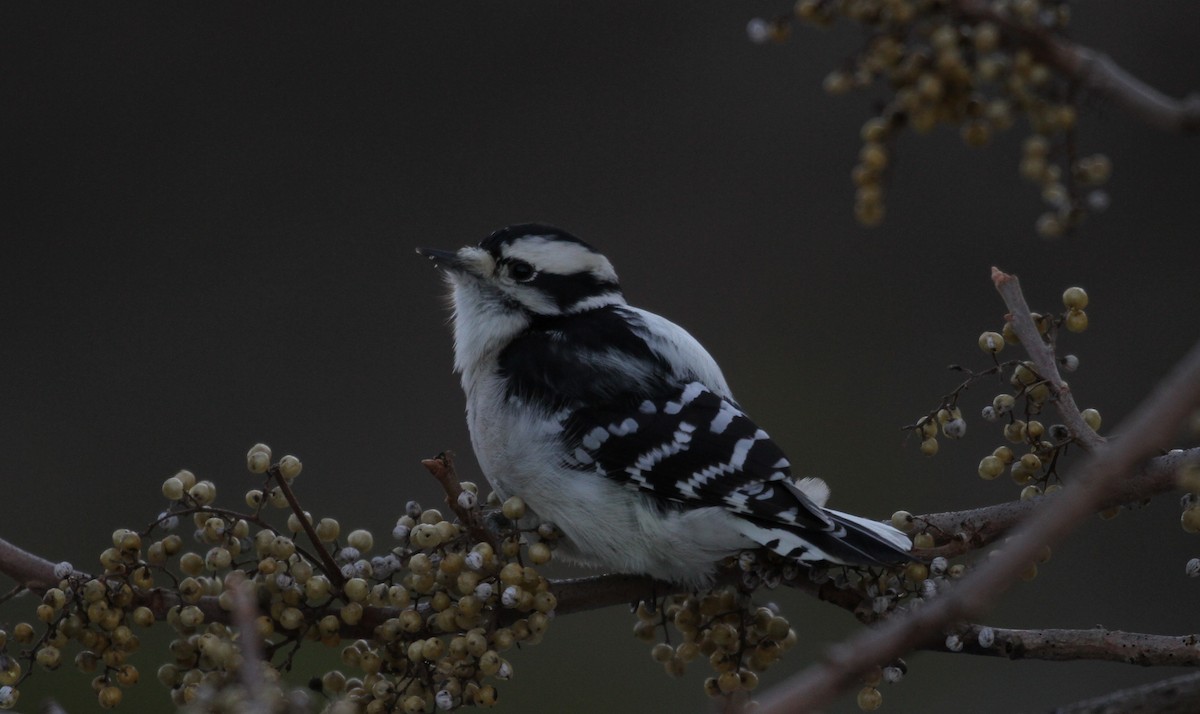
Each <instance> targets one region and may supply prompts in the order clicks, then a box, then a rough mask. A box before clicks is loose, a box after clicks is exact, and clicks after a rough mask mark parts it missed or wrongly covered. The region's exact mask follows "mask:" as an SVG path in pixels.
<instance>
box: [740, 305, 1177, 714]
mask: <svg viewBox="0 0 1200 714" xmlns="http://www.w3.org/2000/svg"><path fill="white" fill-rule="evenodd" d="M1015 317H1017V316H1016V315H1014V318H1015ZM1020 319H1029V320H1031V318H1030V317H1029V316H1028V314H1026V315H1024V316H1023V317H1021V318H1020ZM1198 403H1200V344H1197V345H1196V346H1194V347H1193V348H1192V350H1191V351H1190V352H1189V353H1188V354H1187V356H1185V357H1184V359H1183V360H1182V361H1181V362H1180V363H1179V364H1178V365H1177V366H1176V367H1175V368H1174V369H1173V370H1172V372H1171V373H1170V374H1169V375H1168V376H1167V377H1166V378H1165V379H1164V380H1163V381H1162V382H1161V383H1160V384H1159V385H1158V386H1157V387H1156V388H1155V390H1154V391H1153V392H1152V393H1151V394H1150V395H1149V396H1148V397H1147V398H1146V399H1145V400H1144V401H1143V402H1142V403H1141V404H1140V405H1139V406H1138V408H1137V409H1136V410H1135V411H1134V413H1133V414H1132V415H1130V416H1129V418H1127V419H1126V420H1125V421H1124V423H1123V424H1122V425H1121V428H1120V430H1119V431H1120V433H1121V438H1120V439H1118V440H1116V441H1113V442H1105V443H1101V444H1099V445H1098V446H1097V447H1096V448H1095V449H1094V451H1092V452H1091V454H1089V456H1088V458H1087V459H1086V460H1084V461H1083V462H1082V463H1081V464H1080V465H1079V466H1078V467H1077V469H1076V473H1077V474H1078V477H1077V478H1075V479H1073V480H1072V481H1071V482H1070V483H1069V484H1068V485H1067V486H1066V488H1064V489H1063V491H1062V492H1061V493H1060V494H1059V495H1058V496H1056V497H1055V498H1053V499H1049V500H1047V501H1046V502H1045V504H1044V506H1043V507H1041V508H1038V509H1035V513H1034V514H1033V515H1032V516H1031V517H1030V518H1029V519H1028V520H1026V521H1025V522H1024V523H1023V524H1022V525H1021V526H1020V527H1019V528H1018V529H1017V531H1016V534H1015V535H1014V536H1013V538H1012V539H1011V541H1010V542H1009V544H1008V546H1007V547H1006V548H1005V549H1004V550H1003V551H1002V552H1001V554H1000V555H998V556H997V557H995V558H991V559H989V560H987V561H986V562H984V563H983V564H982V565H980V566H979V568H978V569H976V570H975V571H973V572H972V573H971V574H970V575H968V576H967V577H966V578H964V579H963V581H962V582H960V583H959V585H958V586H957V587H956V588H953V589H951V590H949V591H947V592H946V593H945V594H944V595H942V596H941V597H938V598H935V599H933V600H930V601H928V604H927V605H926V606H925V607H922V608H921V609H919V610H916V611H910V612H908V613H907V614H902V615H897V616H895V617H893V618H891V619H890V620H888V621H886V622H885V623H883V625H881V626H880V627H879V628H877V629H874V630H867V631H864V632H861V633H859V634H858V635H856V636H854V637H852V638H850V639H848V640H847V641H845V642H844V643H842V644H840V645H837V646H835V647H833V648H831V649H830V650H829V652H828V653H827V659H826V661H825V662H824V663H821V664H817V665H814V666H812V667H809V668H807V669H806V670H804V671H802V672H801V673H799V674H798V675H797V676H795V677H793V678H792V679H790V680H788V681H787V682H785V683H783V684H782V685H780V686H778V687H776V688H775V689H774V690H773V691H771V692H768V693H767V694H766V695H765V696H764V697H763V707H762V709H761V711H762V712H764V714H767V713H769V712H782V711H789V712H794V711H811V710H813V709H817V708H820V707H823V706H825V705H826V704H828V703H829V702H830V701H832V700H833V699H834V698H835V697H836V696H837V695H838V694H840V693H841V692H842V691H844V690H845V689H846V688H847V687H849V686H851V685H852V684H853V683H854V681H855V679H856V678H857V677H858V676H859V675H861V674H862V673H864V672H866V671H868V670H869V669H871V668H873V667H875V666H877V665H878V664H879V663H880V662H887V661H890V660H892V659H894V658H895V657H899V656H901V655H902V654H904V653H905V652H907V651H909V650H911V649H913V648H916V647H920V646H922V645H925V644H927V643H930V642H932V641H933V640H934V639H935V638H937V636H938V634H939V633H940V632H942V631H943V630H944V629H945V628H946V627H947V626H948V625H949V624H951V623H953V622H958V621H963V620H970V619H975V618H976V617H978V616H979V615H981V614H982V613H984V612H986V611H987V610H988V609H989V608H990V607H992V605H993V604H994V603H995V601H996V600H997V599H998V598H999V597H1000V595H1001V594H1002V593H1003V592H1005V591H1006V590H1007V589H1008V588H1009V587H1010V586H1011V585H1012V583H1013V582H1015V581H1016V579H1017V578H1018V576H1019V575H1020V573H1021V572H1022V571H1023V570H1024V569H1025V568H1026V567H1027V564H1028V563H1031V562H1034V561H1035V560H1036V557H1037V553H1038V552H1039V551H1040V550H1041V549H1042V548H1043V547H1044V546H1048V545H1049V546H1052V545H1054V544H1056V543H1058V542H1059V541H1060V540H1062V539H1063V538H1064V537H1066V536H1067V535H1068V534H1069V533H1070V532H1071V531H1073V530H1074V529H1075V528H1076V527H1077V526H1078V525H1079V524H1080V523H1081V522H1082V521H1083V519H1085V518H1087V517H1088V516H1089V515H1090V514H1092V513H1093V512H1095V511H1096V510H1097V508H1099V506H1100V505H1101V504H1102V503H1104V502H1105V501H1106V500H1107V499H1111V498H1112V497H1113V494H1114V493H1117V492H1119V491H1120V490H1121V484H1119V480H1120V479H1121V478H1123V477H1127V475H1128V474H1129V473H1130V472H1132V471H1134V470H1135V469H1137V467H1138V465H1139V464H1140V463H1141V462H1142V461H1143V460H1144V459H1146V458H1147V457H1149V456H1151V455H1153V454H1154V453H1155V452H1156V451H1159V450H1161V449H1163V448H1164V447H1165V446H1166V445H1167V441H1168V439H1169V438H1171V436H1172V434H1173V432H1174V428H1173V427H1174V425H1176V424H1179V423H1180V422H1182V421H1183V419H1184V418H1185V417H1186V416H1187V415H1188V414H1189V413H1190V412H1191V410H1193V409H1194V408H1195V407H1196V405H1197V404H1198Z"/></svg>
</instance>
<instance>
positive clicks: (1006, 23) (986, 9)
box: [954, 0, 1200, 134]
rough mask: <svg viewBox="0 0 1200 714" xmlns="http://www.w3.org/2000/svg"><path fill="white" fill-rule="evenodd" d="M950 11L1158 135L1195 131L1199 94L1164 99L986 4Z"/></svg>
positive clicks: (1093, 56) (961, 0)
mask: <svg viewBox="0 0 1200 714" xmlns="http://www.w3.org/2000/svg"><path fill="white" fill-rule="evenodd" d="M954 8H955V11H956V12H957V13H958V14H959V15H961V16H963V17H966V18H969V19H972V20H975V21H981V20H985V21H987V22H990V23H993V24H995V25H996V26H997V27H1000V28H1001V29H1002V30H1003V31H1004V32H1005V33H1007V34H1009V35H1010V36H1014V37H1018V38H1020V39H1021V41H1022V43H1023V44H1024V45H1026V46H1027V47H1029V48H1030V49H1031V50H1032V51H1033V52H1034V53H1035V54H1036V55H1037V56H1038V57H1039V58H1040V59H1042V60H1043V61H1044V62H1047V63H1048V64H1049V65H1050V66H1052V67H1054V68H1055V69H1057V70H1058V71H1059V72H1060V73H1062V74H1063V75H1064V76H1066V77H1068V78H1070V79H1071V80H1073V81H1075V82H1076V83H1077V84H1078V85H1079V86H1080V87H1081V88H1083V89H1085V90H1087V91H1089V92H1091V93H1092V94H1094V95H1096V96H1098V97H1101V98H1103V99H1106V100H1108V101H1111V102H1112V103H1113V104H1116V105H1117V106H1119V107H1121V109H1123V110H1124V111H1125V112H1126V113H1127V114H1129V115H1130V116H1132V117H1134V118H1135V119H1138V120H1139V121H1141V122H1143V123H1145V124H1147V125H1149V126H1152V127H1154V128H1156V129H1161V130H1163V131H1170V132H1176V133H1180V134H1195V133H1197V132H1200V95H1197V94H1195V93H1193V94H1191V95H1189V96H1188V97H1187V98H1185V99H1183V100H1178V99H1174V98H1172V97H1169V96H1167V95H1166V94H1163V93H1162V92H1160V91H1158V90H1157V89H1155V88H1154V87H1151V86H1150V85H1148V84H1146V83H1145V82H1143V81H1141V80H1140V79H1138V78H1137V77H1134V76H1133V75H1132V74H1130V73H1129V72H1127V71H1126V70H1125V69H1123V68H1122V67H1121V66H1120V65H1118V64H1117V63H1116V62H1114V61H1113V60H1112V58H1110V57H1109V56H1108V55H1105V54H1103V53H1100V52H1096V51H1095V50H1092V49H1089V48H1087V47H1083V46H1081V45H1077V44H1075V43H1073V42H1071V41H1069V40H1067V39H1065V38H1063V37H1060V36H1058V35H1055V34H1053V33H1050V32H1046V31H1044V30H1040V29H1035V28H1032V27H1028V26H1026V25H1022V24H1021V23H1019V22H1017V21H1015V20H1014V19H1013V18H1012V17H1011V16H1009V15H1008V14H1005V13H1000V12H997V11H996V10H994V9H993V7H992V3H990V2H987V1H986V0H957V1H956V2H955V3H954Z"/></svg>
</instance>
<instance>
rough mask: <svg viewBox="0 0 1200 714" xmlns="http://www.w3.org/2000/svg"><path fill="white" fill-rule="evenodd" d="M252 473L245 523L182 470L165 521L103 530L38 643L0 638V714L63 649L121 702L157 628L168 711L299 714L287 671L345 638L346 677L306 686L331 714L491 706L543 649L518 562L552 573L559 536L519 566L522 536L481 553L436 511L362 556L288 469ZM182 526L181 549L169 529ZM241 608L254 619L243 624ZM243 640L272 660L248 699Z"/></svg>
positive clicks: (545, 620) (70, 571)
mask: <svg viewBox="0 0 1200 714" xmlns="http://www.w3.org/2000/svg"><path fill="white" fill-rule="evenodd" d="M247 465H248V467H249V469H250V471H251V472H253V473H257V474H263V475H264V476H265V478H266V481H265V483H264V485H263V487H262V488H259V489H253V490H251V491H249V492H248V493H247V494H246V497H245V500H246V503H247V504H248V505H249V506H250V508H251V510H250V511H249V512H244V513H239V512H234V511H231V510H227V509H224V508H221V507H218V506H216V505H215V504H216V499H217V489H216V486H215V485H214V484H213V483H212V482H210V481H203V480H198V479H196V477H195V475H193V474H192V473H191V472H189V471H180V472H179V473H178V474H176V475H175V476H172V477H170V478H168V479H166V480H165V481H164V482H163V484H162V492H163V495H164V496H165V497H166V498H167V499H168V500H169V501H170V502H171V505H170V507H169V509H168V510H167V511H164V512H163V513H162V514H161V515H160V516H159V517H158V518H157V519H156V520H155V521H154V522H153V523H151V524H150V525H149V526H148V527H147V528H145V529H144V530H142V531H133V530H128V529H119V530H117V531H115V532H114V533H113V537H112V547H110V548H108V549H106V550H105V551H104V552H103V553H101V554H100V558H99V565H100V566H101V568H102V569H103V571H102V573H100V574H98V575H88V574H84V573H82V572H79V571H76V570H75V569H74V568H73V567H72V566H71V565H70V564H66V563H63V564H61V565H60V566H59V567H58V568H57V569H56V572H55V577H57V578H59V582H58V583H57V586H56V587H51V588H49V589H47V590H46V591H45V593H44V596H43V598H42V604H41V605H39V606H38V608H37V618H38V619H39V620H40V621H41V622H42V623H43V624H44V630H43V631H42V633H41V634H40V635H39V634H38V633H37V631H36V630H35V627H34V626H33V625H32V624H30V623H25V622H22V623H18V624H16V626H15V627H13V628H12V632H11V633H9V632H5V631H2V630H0V708H12V707H13V706H15V705H16V703H17V700H18V697H19V689H18V688H17V687H18V686H19V684H20V683H21V682H22V681H23V679H24V678H25V677H28V676H29V674H30V670H32V668H33V667H34V666H35V665H36V666H38V667H41V668H43V669H48V670H53V669H56V668H58V667H59V666H60V664H61V663H62V660H63V657H64V654H63V652H64V648H65V647H66V646H67V645H68V644H69V643H70V642H71V641H75V642H76V643H78V645H79V647H80V648H81V650H80V651H79V653H78V654H77V655H76V656H75V665H76V667H77V668H78V669H80V670H82V671H84V672H89V673H95V674H96V676H95V679H94V680H93V687H94V688H95V690H96V694H97V700H98V703H99V704H100V706H101V707H103V708H112V707H115V706H117V705H118V704H120V702H121V699H122V692H123V688H125V687H129V686H132V685H133V684H135V683H136V682H137V681H138V679H139V671H138V669H137V668H136V667H134V666H133V665H132V664H129V663H128V662H126V659H127V658H128V657H129V655H131V654H132V653H134V652H136V651H137V649H138V645H139V640H138V636H137V635H136V634H135V628H145V627H149V626H151V625H153V624H154V623H155V622H156V621H159V620H165V621H166V622H167V623H168V624H169V625H170V626H171V627H172V628H174V630H175V632H176V638H175V639H174V640H173V641H172V642H171V643H170V647H169V650H170V657H171V661H169V662H168V663H167V664H163V665H162V666H161V667H159V668H158V672H157V678H158V680H159V681H160V682H161V683H162V684H163V685H165V686H166V687H168V688H169V689H170V691H171V698H172V701H173V702H174V703H175V704H176V705H178V706H183V705H191V706H192V707H199V708H200V709H202V710H204V711H235V710H240V709H239V707H241V706H242V705H243V704H244V701H245V699H246V697H247V692H246V687H248V686H253V687H255V689H256V695H257V696H258V697H260V698H261V697H266V698H267V699H269V700H270V706H272V707H280V708H283V707H285V706H288V705H296V706H301V707H302V708H304V709H305V710H309V709H310V708H311V707H310V706H309V705H310V704H312V701H310V700H311V692H305V691H303V690H298V691H293V692H285V691H284V690H283V687H282V686H281V684H280V673H281V671H284V670H289V669H291V668H292V664H293V658H294V656H295V654H296V651H297V650H298V649H299V647H300V646H301V645H302V644H304V643H305V642H309V641H312V642H320V643H322V644H324V645H325V646H329V647H339V646H341V645H342V643H343V642H344V641H346V640H351V641H352V644H350V645H349V646H347V647H344V648H343V649H342V662H343V664H344V665H345V668H346V672H342V671H331V672H328V673H326V674H325V675H324V676H322V677H319V678H316V680H315V682H314V687H315V688H317V689H321V690H323V692H324V694H325V697H326V706H325V710H326V711H329V712H349V711H355V712H358V711H365V712H406V713H407V714H417V713H419V712H432V711H435V710H438V709H440V710H449V709H455V708H458V707H460V706H491V705H494V704H495V703H496V701H497V693H496V688H495V685H494V684H493V682H494V681H496V680H504V679H507V678H509V677H511V676H512V673H513V668H512V665H511V664H510V663H509V662H508V661H507V660H506V659H505V658H504V657H503V656H502V653H504V652H505V651H506V650H508V649H510V648H512V647H514V646H515V645H517V644H527V645H528V644H535V643H537V642H538V641H540V639H541V638H542V636H543V634H544V633H545V631H546V629H547V628H548V627H549V624H550V620H551V619H552V618H553V616H554V609H555V606H556V604H557V603H556V599H555V596H554V594H553V593H552V592H551V591H550V589H549V583H548V581H547V580H546V579H545V578H543V577H542V576H541V575H540V574H539V573H538V572H537V571H536V570H535V569H534V568H533V567H531V566H527V565H523V564H522V556H523V555H524V557H525V558H527V559H528V560H529V561H530V562H533V563H535V564H541V563H545V562H547V561H549V560H550V557H551V554H552V547H553V537H554V535H555V533H554V531H553V529H552V528H547V529H543V530H544V531H545V532H544V533H541V534H540V535H541V536H542V538H543V540H541V541H539V542H538V543H536V544H534V546H532V547H531V548H530V549H529V550H528V551H524V550H523V548H522V544H523V538H522V535H521V534H520V533H519V532H517V531H516V530H515V529H512V530H511V532H510V533H507V534H504V535H502V536H498V537H495V538H484V539H480V538H477V537H475V536H476V535H477V533H473V532H472V531H471V530H470V529H468V528H465V527H464V526H463V525H462V524H461V523H459V522H455V521H451V520H447V519H446V518H445V517H443V515H442V514H441V513H440V512H439V511H438V510H436V509H423V508H421V507H420V505H419V504H416V503H409V504H408V507H407V509H406V513H405V515H403V516H402V517H401V518H400V519H399V520H398V522H397V524H396V527H395V530H394V532H393V536H394V538H395V540H396V541H397V543H396V545H394V547H391V548H390V549H387V550H386V551H385V552H383V553H382V554H380V555H375V556H371V555H370V553H371V552H372V551H373V550H374V548H375V538H374V536H373V535H372V534H371V533H370V532H369V531H366V530H354V531H352V532H350V533H349V534H348V535H346V536H345V537H343V536H342V535H341V531H342V528H341V525H340V524H339V523H338V521H336V520H334V519H332V518H321V519H319V520H315V519H314V518H313V517H312V516H311V515H310V514H309V513H307V512H304V511H303V510H301V509H300V507H299V503H298V501H297V500H296V498H295V495H294V494H293V492H292V490H291V482H292V481H293V480H294V479H295V478H296V476H298V475H299V474H300V471H301V463H300V461H299V460H298V459H296V458H295V457H292V456H285V457H283V458H282V459H280V460H279V462H277V463H274V464H273V463H272V462H271V452H270V450H269V449H268V448H267V447H266V446H263V445H261V444H260V445H257V446H255V447H254V448H253V449H251V450H250V452H249V454H248V455H247ZM476 494H477V489H476V487H475V486H474V485H473V484H470V483H465V482H464V483H462V484H461V491H460V494H459V499H458V501H459V505H460V506H464V507H466V508H469V509H474V508H476V505H477V495H476ZM271 508H279V509H285V508H287V509H291V513H290V515H289V516H288V518H287V522H286V527H282V528H281V527H277V526H276V525H274V524H273V523H272V519H270V518H268V515H269V509H271ZM523 508H524V506H523V504H522V503H521V502H520V500H519V499H510V500H509V502H506V503H504V504H503V506H502V509H501V510H502V512H503V514H504V515H505V516H506V517H508V518H509V519H516V518H519V517H520V516H521V515H523V514H522V511H523ZM189 520H190V522H191V524H192V526H193V527H194V530H193V532H192V535H191V537H190V542H189V539H188V538H185V537H182V536H180V535H179V534H177V533H174V532H172V531H174V530H176V529H177V528H178V527H179V525H180V524H181V523H182V522H186V521H189ZM239 603H242V605H243V606H244V607H243V610H244V611H245V612H248V613H249V614H248V615H246V619H245V621H244V622H240V621H238V615H237V614H236V613H237V612H238V611H239ZM248 640H254V645H255V646H256V649H260V650H261V654H262V657H263V660H264V661H263V662H262V663H255V664H254V666H255V667H257V668H260V669H261V670H262V671H261V673H260V675H259V676H258V678H257V680H256V681H255V682H254V683H253V684H247V683H246V681H245V680H246V679H247V677H246V676H245V668H246V667H247V666H248V665H247V662H246V657H245V655H244V651H245V650H246V648H247V644H248ZM23 662H24V663H25V665H24V666H23V664H22V663H23ZM316 682H319V685H317V684H316ZM300 700H303V701H300Z"/></svg>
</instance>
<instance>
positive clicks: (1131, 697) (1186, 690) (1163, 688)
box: [1053, 673, 1200, 714]
mask: <svg viewBox="0 0 1200 714" xmlns="http://www.w3.org/2000/svg"><path fill="white" fill-rule="evenodd" d="M1196 711H1200V673H1197V674H1185V675H1182V676H1179V677H1172V678H1170V679H1164V680H1163V681H1161V682H1155V683H1153V684H1146V685H1143V686H1140V687H1132V688H1130V689H1119V690H1117V691H1115V692H1110V693H1109V694H1105V695H1104V696H1102V697H1096V698H1095V699H1087V700H1084V701H1082V702H1075V703H1074V704H1068V705H1066V706H1062V707H1057V708H1055V709H1054V710H1053V714H1110V713H1111V712H1121V713H1122V714H1193V713H1194V712H1196Z"/></svg>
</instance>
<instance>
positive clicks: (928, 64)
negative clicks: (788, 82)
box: [747, 0, 1111, 238]
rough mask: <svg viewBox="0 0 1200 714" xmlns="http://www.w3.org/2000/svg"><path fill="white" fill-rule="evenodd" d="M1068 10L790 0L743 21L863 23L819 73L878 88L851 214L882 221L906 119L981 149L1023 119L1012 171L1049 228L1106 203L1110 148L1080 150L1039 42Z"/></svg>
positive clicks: (1066, 227)
mask: <svg viewBox="0 0 1200 714" xmlns="http://www.w3.org/2000/svg"><path fill="white" fill-rule="evenodd" d="M1070 17H1071V13H1070V7H1069V6H1068V4H1067V3H1066V2H1060V1H1058V0H995V1H994V2H986V3H974V4H969V3H956V2H949V1H947V0H798V1H797V2H796V5H795V9H794V12H793V13H792V14H791V15H788V16H785V17H781V18H778V19H776V20H774V21H767V20H762V19H755V20H752V21H751V22H750V24H749V25H748V27H747V31H748V34H749V35H750V38H751V39H752V40H753V41H756V42H765V41H783V40H785V39H786V38H787V37H788V36H790V34H791V25H792V23H793V22H794V21H797V20H798V21H799V22H802V23H805V24H809V25H815V26H818V27H826V26H828V25H831V24H833V23H834V22H835V21H836V20H837V19H839V18H844V19H847V20H849V21H851V22H854V23H857V24H859V25H860V26H862V28H863V29H864V30H865V32H866V41H865V44H864V47H863V48H862V49H861V50H860V51H859V52H858V53H857V54H855V55H854V56H853V57H852V58H850V59H849V60H848V61H847V62H846V64H845V66H844V67H843V68H840V69H836V70H834V71H833V72H831V73H830V74H829V75H828V76H827V77H826V78H825V83H824V86H825V90H826V91H827V92H829V93H831V94H843V93H845V92H848V91H850V90H852V89H862V88H867V87H872V86H880V87H882V88H883V90H884V92H885V96H884V97H883V98H882V99H881V100H880V102H879V106H880V110H879V113H878V114H877V115H876V116H875V117H872V118H871V119H868V120H867V122H866V123H865V124H863V127H862V132H861V135H862V141H863V146H862V150H861V151H860V152H859V157H858V164H857V165H856V166H855V168H854V171H853V179H854V183H855V186H856V187H857V195H856V200H855V208H854V211H855V216H856V217H857V219H858V221H859V222H860V223H862V224H863V225H867V226H875V225H879V224H880V223H881V222H882V221H883V218H884V201H883V184H884V180H885V178H886V177H887V174H888V169H889V165H890V164H891V163H892V162H891V157H892V155H893V153H894V149H895V144H896V139H897V137H898V136H899V135H900V134H901V133H902V132H903V130H904V129H906V128H911V129H912V130H913V131H915V132H917V133H920V134H923V133H927V132H929V131H931V130H933V129H934V128H935V127H937V126H939V125H947V126H953V127H957V128H958V131H959V134H960V135H961V137H962V140H963V142H964V143H965V144H967V145H968V146H971V147H982V146H986V145H987V144H989V143H990V142H991V140H992V138H993V137H994V135H995V134H996V133H998V132H1002V131H1005V130H1007V129H1009V128H1010V127H1012V126H1013V125H1014V123H1015V122H1016V121H1017V119H1018V118H1020V117H1024V118H1025V119H1026V121H1027V123H1028V125H1029V127H1030V131H1031V136H1030V137H1029V139H1028V140H1027V141H1026V142H1025V145H1024V151H1023V154H1022V159H1021V162H1020V173H1021V176H1022V177H1024V178H1025V179H1026V180H1028V181H1031V182H1033V183H1034V184H1036V185H1037V186H1038V187H1039V188H1040V190H1041V196H1042V200H1043V202H1044V203H1045V204H1046V209H1047V210H1046V211H1045V212H1044V213H1043V214H1042V215H1041V217H1040V218H1038V220H1037V224H1036V225H1037V230H1038V232H1039V233H1040V234H1041V235H1042V236H1045V237H1048V238H1050V237H1057V236H1060V235H1062V234H1064V233H1066V232H1068V231H1070V230H1072V229H1073V228H1075V227H1076V226H1077V225H1079V223H1080V221H1082V219H1083V217H1084V215H1085V214H1086V212H1087V211H1088V210H1091V211H1099V210H1103V209H1104V208H1105V207H1106V206H1107V203H1108V197H1107V195H1106V194H1105V193H1104V192H1103V191H1102V190H1101V189H1100V186H1102V185H1103V184H1104V182H1105V181H1106V180H1107V179H1108V176H1109V174H1110V173H1111V163H1110V161H1109V160H1108V158H1107V157H1105V156H1103V155H1100V154H1097V155H1094V156H1086V157H1085V156H1081V155H1080V154H1079V152H1078V150H1077V147H1076V139H1075V129H1076V125H1077V123H1078V110H1077V103H1078V99H1077V97H1076V92H1075V88H1074V82H1073V81H1072V80H1071V78H1070V77H1066V76H1063V74H1062V73H1060V72H1058V71H1057V70H1056V68H1055V67H1054V66H1053V65H1052V64H1050V63H1049V62H1048V61H1047V57H1048V56H1049V55H1050V53H1049V52H1047V51H1046V49H1045V48H1046V47H1047V46H1049V45H1050V44H1052V43H1053V42H1054V41H1056V38H1059V37H1061V36H1062V35H1063V33H1064V32H1065V31H1066V28H1067V25H1068V24H1069V22H1070Z"/></svg>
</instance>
